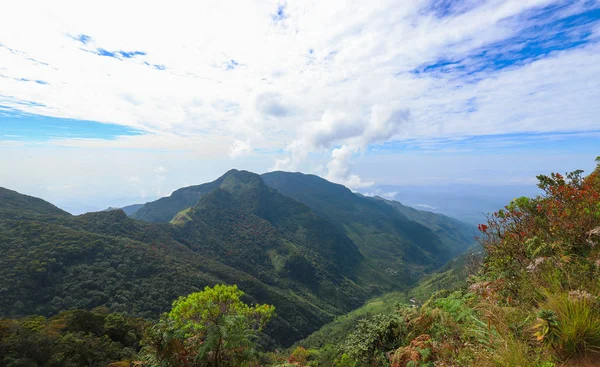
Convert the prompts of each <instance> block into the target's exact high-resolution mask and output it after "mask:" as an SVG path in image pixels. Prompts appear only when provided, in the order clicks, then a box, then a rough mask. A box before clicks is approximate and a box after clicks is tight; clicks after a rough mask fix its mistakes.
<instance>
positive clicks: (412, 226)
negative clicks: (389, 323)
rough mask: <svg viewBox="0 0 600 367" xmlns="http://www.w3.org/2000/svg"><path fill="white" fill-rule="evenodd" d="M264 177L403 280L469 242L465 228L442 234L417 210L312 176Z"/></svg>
mask: <svg viewBox="0 0 600 367" xmlns="http://www.w3.org/2000/svg"><path fill="white" fill-rule="evenodd" d="M262 177H263V179H264V180H265V183H266V184H267V185H269V186H271V187H273V188H275V189H277V190H279V191H280V192H281V193H283V194H284V195H286V196H289V197H292V198H294V199H296V200H298V201H300V202H301V203H304V204H306V205H308V206H309V207H311V208H312V209H313V210H314V211H315V212H316V213H317V214H318V215H321V216H323V217H324V218H327V219H329V220H331V221H332V222H333V223H335V224H336V225H337V226H338V228H340V229H341V230H343V231H344V233H346V235H347V236H348V237H350V239H352V241H354V243H356V245H357V246H358V248H359V249H360V250H361V252H362V253H363V255H364V256H365V257H366V258H368V259H371V260H373V261H376V262H377V263H378V265H379V266H381V267H384V268H386V269H388V271H390V272H392V273H396V272H397V274H402V273H403V275H402V276H403V277H407V276H411V275H412V274H417V273H420V272H422V271H423V270H431V269H434V268H437V267H440V266H441V265H443V264H444V263H445V262H446V261H448V260H449V259H451V258H452V257H453V256H455V255H457V254H459V253H461V252H462V251H464V250H465V249H467V248H468V247H469V246H470V245H471V244H472V239H468V238H465V236H464V235H463V231H464V228H465V227H464V225H463V226H460V227H458V226H456V227H455V228H451V227H446V228H445V230H443V231H440V230H439V227H440V223H441V222H443V221H442V220H436V219H432V217H431V216H428V215H427V214H424V213H419V212H418V211H416V212H415V213H411V215H413V217H412V218H410V217H409V216H407V215H406V214H405V213H403V212H402V211H400V210H398V208H395V207H393V206H391V205H388V203H387V202H384V201H381V200H376V199H373V198H368V197H364V196H362V195H359V194H354V193H353V192H351V191H350V190H349V189H347V188H346V187H344V186H342V185H338V184H334V183H331V182H329V181H327V180H325V179H323V178H320V177H318V176H315V175H305V174H302V173H289V172H270V173H266V174H264V175H262ZM432 216H434V217H435V216H437V214H432ZM423 218H427V220H423ZM420 221H421V222H420ZM456 223H460V222H458V221H456ZM429 226H432V227H431V228H430V227H429ZM436 231H437V233H436Z"/></svg>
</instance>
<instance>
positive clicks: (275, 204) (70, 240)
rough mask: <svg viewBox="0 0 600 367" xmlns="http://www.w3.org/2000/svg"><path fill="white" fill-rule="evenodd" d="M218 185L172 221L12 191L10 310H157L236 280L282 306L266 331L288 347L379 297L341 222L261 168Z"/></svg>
mask: <svg viewBox="0 0 600 367" xmlns="http://www.w3.org/2000/svg"><path fill="white" fill-rule="evenodd" d="M218 182H219V185H218V186H217V187H215V188H214V190H212V191H211V192H210V193H208V194H207V195H205V196H204V197H203V198H202V199H201V200H199V201H198V203H197V204H196V205H195V206H194V207H192V208H189V209H188V210H186V211H185V212H183V213H179V214H178V215H177V216H176V218H175V219H174V220H173V222H172V223H171V224H168V223H163V224H153V223H146V222H143V221H137V220H134V219H131V218H129V217H127V216H126V214H125V213H124V212H123V211H121V210H111V211H103V212H93V213H87V214H84V215H79V216H72V215H70V214H68V213H66V212H63V211H61V210H60V209H58V208H56V207H54V206H53V205H51V204H49V203H47V202H45V201H43V200H41V199H36V198H31V197H28V196H25V195H21V194H18V193H16V192H14V191H10V190H6V189H2V191H1V192H2V196H0V251H1V252H2V254H3V256H1V257H0V294H1V297H0V317H2V316H24V315H30V314H37V315H45V316H51V315H54V314H57V313H58V312H60V311H61V310H65V309H74V308H79V309H88V310H89V309H92V308H95V307H98V306H106V307H108V308H110V309H111V311H114V312H123V313H126V314H130V315H134V316H143V317H149V318H156V317H158V316H159V315H160V313H162V312H164V311H166V310H168V309H169V307H170V305H171V303H172V302H173V300H175V299H177V298H178V297H179V296H182V295H187V294H189V293H192V292H195V291H198V290H200V289H202V288H203V287H205V286H207V285H214V284H217V283H226V284H237V285H238V286H239V287H240V288H241V289H243V290H244V291H245V292H246V294H247V301H248V302H250V303H253V302H260V303H268V304H273V305H275V306H276V307H277V314H278V317H277V318H276V319H275V320H274V321H273V322H272V323H271V325H270V326H269V328H268V329H267V330H266V332H267V333H268V335H269V336H270V337H272V338H273V340H274V341H273V343H274V344H276V345H277V344H279V345H289V344H291V343H292V342H294V341H295V340H297V339H299V338H301V337H303V336H306V335H308V334H309V333H311V332H312V331H314V330H316V329H317V328H318V327H320V326H321V325H323V324H325V323H326V322H328V321H330V320H331V319H332V318H333V317H334V316H335V315H338V314H341V313H344V312H347V311H349V310H351V309H353V308H356V307H358V306H359V305H360V304H362V302H363V301H364V300H365V299H366V298H367V297H369V296H370V293H371V292H372V288H371V286H370V284H365V283H364V282H363V283H360V280H359V279H358V278H357V268H358V267H359V266H360V263H361V262H362V261H363V257H362V255H361V254H360V252H359V251H358V249H357V248H356V246H355V245H354V243H353V242H352V241H351V240H350V239H348V238H347V237H346V236H345V235H344V234H343V233H340V232H338V231H336V230H331V228H332V225H331V223H329V222H327V221H326V220H324V219H322V218H320V217H318V216H317V215H316V214H315V213H314V212H312V211H311V210H310V208H308V207H307V206H305V205H303V204H301V203H299V202H297V201H295V200H293V199H290V198H288V197H285V196H283V195H281V194H280V193H278V192H277V191H276V190H273V189H271V188H269V187H267V186H266V185H264V183H263V181H262V179H260V177H259V176H258V175H255V174H251V173H248V172H239V171H231V172H229V173H228V174H226V175H224V176H223V177H222V178H221V179H220V180H218ZM359 283H360V284H359Z"/></svg>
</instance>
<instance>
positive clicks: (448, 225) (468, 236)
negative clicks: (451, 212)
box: [372, 197, 476, 252]
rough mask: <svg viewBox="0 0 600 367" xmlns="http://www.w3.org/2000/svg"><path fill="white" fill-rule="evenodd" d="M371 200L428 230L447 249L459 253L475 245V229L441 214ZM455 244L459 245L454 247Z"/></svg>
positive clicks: (397, 203) (395, 202)
mask: <svg viewBox="0 0 600 367" xmlns="http://www.w3.org/2000/svg"><path fill="white" fill-rule="evenodd" d="M372 200H381V201H383V202H385V203H386V204H388V205H390V206H391V207H392V208H394V209H396V210H397V211H398V212H400V213H402V214H404V215H405V216H406V217H407V218H408V219H410V220H412V221H415V222H417V223H421V224H422V225H424V226H426V227H427V228H430V229H431V230H432V231H433V232H434V233H435V234H437V235H438V236H439V237H440V239H441V240H442V241H443V242H444V243H445V244H446V245H447V246H448V247H450V248H453V249H456V250H457V251H459V252H462V251H463V250H464V249H465V248H466V247H468V246H470V245H472V244H475V240H474V238H475V233H476V227H474V226H472V225H469V224H467V223H465V222H461V221H459V220H457V219H454V218H451V217H448V216H446V215H443V214H437V213H432V212H428V211H424V210H417V209H415V208H411V207H409V206H406V205H402V203H400V202H398V201H394V200H385V199H383V198H380V197H374V198H372ZM457 244H460V245H459V246H456V245H457Z"/></svg>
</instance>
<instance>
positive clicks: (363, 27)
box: [0, 0, 600, 211]
mask: <svg viewBox="0 0 600 367" xmlns="http://www.w3.org/2000/svg"><path fill="white" fill-rule="evenodd" d="M112 2H114V4H112ZM117 5H118V6H117ZM114 8H118V9H119V12H114V11H113V10H112V9H114ZM139 9H143V10H144V17H139V16H134V15H136V14H138V13H139ZM181 9H185V11H181ZM231 9H236V10H235V11H233V12H232V11H231ZM107 19H109V20H110V21H107ZM332 20H335V21H332ZM158 24H160V25H161V26H160V27H158V26H157V25H158ZM598 101H600V2H599V1H589V0H583V1H552V0H502V1H501V0H487V1H479V0H478V1H475V0H411V1H402V2H398V1H392V0H390V1H383V2H377V3H375V2H346V1H327V2H323V1H308V0H307V1H299V2H285V1H258V2H244V1H240V2H237V3H236V4H235V6H233V5H232V4H230V3H223V2H220V1H207V2H191V1H185V0H178V1H176V2H175V3H173V4H171V3H169V5H168V6H167V5H165V4H160V3H148V2H143V1H137V0H135V1H130V2H127V3H126V4H122V3H121V2H116V0H109V1H108V2H103V3H101V4H93V5H90V4H85V5H83V4H77V3H73V2H70V1H66V0H65V1H57V2H53V4H52V6H50V5H49V4H47V3H46V2H43V1H41V0H40V1H30V2H18V3H17V2H14V3H13V4H11V5H10V6H7V7H6V8H5V9H4V11H3V12H2V14H0V171H1V172H3V173H6V174H3V175H2V178H0V186H6V187H9V188H13V189H16V190H19V191H23V192H26V193H29V194H32V195H36V196H41V197H44V198H47V199H49V200H52V201H54V202H56V203H58V204H61V203H62V204H64V205H65V206H70V207H73V208H75V209H74V211H82V210H83V209H82V208H84V206H85V207H86V208H93V207H104V206H108V205H121V204H124V203H127V202H128V201H144V200H150V199H154V198H156V197H160V196H164V195H168V194H169V193H170V192H171V191H173V190H174V189H177V188H178V187H181V186H184V185H191V184H197V183H200V182H205V181H208V180H212V179H214V178H215V177H217V176H218V175H220V174H221V173H223V172H225V171H227V170H228V169H230V168H232V167H236V168H241V169H249V170H252V171H256V172H266V171H269V170H273V169H282V170H293V171H303V172H309V173H315V174H319V175H321V176H323V177H326V178H327V179H329V180H332V181H335V182H339V183H342V184H345V185H347V186H349V187H351V188H352V189H354V190H358V191H361V192H365V193H369V192H375V191H376V190H382V189H380V188H382V187H383V188H385V187H387V186H390V185H392V186H394V185H396V186H397V185H431V184H434V185H452V184H464V183H470V184H473V185H484V186H485V185H533V184H534V181H535V173H537V172H539V173H546V172H548V171H551V170H557V171H565V170H572V169H578V168H583V169H586V170H590V169H592V168H593V167H594V158H595V157H596V156H597V155H600V151H599V149H598V147H600V120H599V117H598V116H600V103H598ZM386 185H387V186H386ZM380 192H381V193H385V192H384V191H380ZM391 193H392V191H390V192H388V194H390V195H391ZM82 203H85V205H84V204H82ZM105 204H107V205H105Z"/></svg>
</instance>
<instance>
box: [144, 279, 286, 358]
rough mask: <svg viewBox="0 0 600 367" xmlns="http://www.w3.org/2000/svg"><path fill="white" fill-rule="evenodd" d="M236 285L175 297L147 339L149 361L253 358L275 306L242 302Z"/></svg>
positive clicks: (145, 351) (146, 347)
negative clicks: (255, 340) (259, 334)
mask: <svg viewBox="0 0 600 367" xmlns="http://www.w3.org/2000/svg"><path fill="white" fill-rule="evenodd" d="M242 296H243V292H242V291H240V290H238V288H237V286H235V285H234V286H225V285H216V286H215V287H214V288H210V287H206V288H205V289H204V291H202V292H197V293H192V294H190V295H188V296H187V297H181V298H179V299H178V300H176V301H175V302H173V308H172V309H171V311H170V312H169V313H168V314H165V315H164V316H163V318H162V319H161V321H160V322H159V323H158V324H157V325H155V326H154V327H153V328H152V329H151V330H150V332H149V333H148V336H147V338H146V339H145V345H146V346H145V348H144V352H143V359H144V361H145V363H146V365H147V366H163V365H169V366H202V367H204V366H206V367H225V366H241V365H243V364H245V363H248V362H249V361H251V360H253V359H255V357H256V351H255V349H254V348H255V342H254V339H255V338H256V333H257V332H258V331H260V330H261V329H262V328H263V327H264V326H265V325H266V324H267V322H268V321H269V320H270V319H271V318H272V316H273V314H274V311H275V308H274V307H273V306H269V305H255V306H253V307H250V306H248V305H247V304H245V303H243V302H242V301H241V300H240V298H241V297H242Z"/></svg>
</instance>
